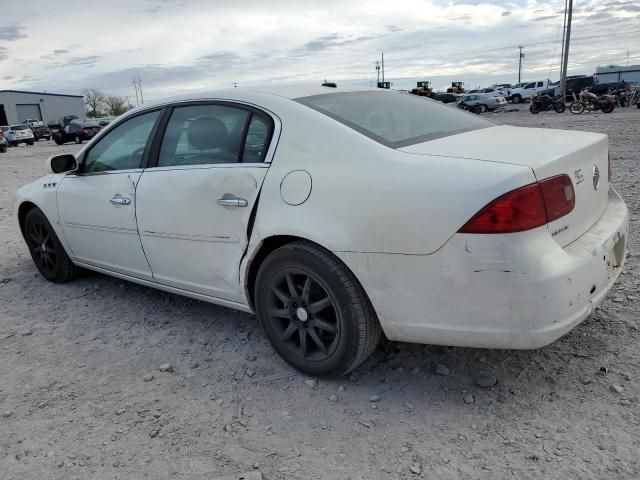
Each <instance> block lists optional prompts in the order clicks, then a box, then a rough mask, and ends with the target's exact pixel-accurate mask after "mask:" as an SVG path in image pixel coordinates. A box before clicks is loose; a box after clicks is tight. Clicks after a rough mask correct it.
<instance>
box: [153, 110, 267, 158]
mask: <svg viewBox="0 0 640 480" xmlns="http://www.w3.org/2000/svg"><path fill="white" fill-rule="evenodd" d="M272 131H273V122H272V121H271V119H270V118H268V117H267V116H266V115H263V114H261V113H256V112H253V111H251V110H247V109H244V108H238V107H235V106H230V105H217V104H209V105H187V106H179V107H176V108H174V110H173V112H172V114H171V118H170V119H169V122H168V124H167V128H166V129H165V133H164V137H163V139H162V144H161V146H160V155H159V157H158V167H171V166H188V165H213V164H225V163H239V162H242V163H260V162H263V161H264V158H265V155H266V152H267V149H268V147H269V142H270V140H271V134H272Z"/></svg>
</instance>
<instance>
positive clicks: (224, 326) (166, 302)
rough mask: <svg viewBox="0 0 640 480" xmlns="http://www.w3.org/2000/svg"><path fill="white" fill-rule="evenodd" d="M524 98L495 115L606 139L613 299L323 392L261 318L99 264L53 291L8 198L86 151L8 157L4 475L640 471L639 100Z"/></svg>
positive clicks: (380, 368)
mask: <svg viewBox="0 0 640 480" xmlns="http://www.w3.org/2000/svg"><path fill="white" fill-rule="evenodd" d="M520 108H521V111H520V112H511V113H500V114H498V113H496V114H488V116H489V117H491V118H495V119H496V120H498V121H500V122H503V123H508V124H514V125H526V126H540V127H549V128H568V129H579V130H590V131H597V132H605V133H608V134H609V135H610V141H611V152H612V155H613V159H614V164H615V167H614V169H615V181H616V185H617V188H618V190H619V191H620V192H621V194H622V195H623V197H624V198H625V200H626V201H627V203H628V205H629V208H630V210H631V221H632V223H631V229H632V230H631V232H632V233H631V240H630V244H629V245H630V253H629V258H628V261H627V264H626V269H625V272H624V273H623V274H622V276H621V277H620V281H619V282H618V284H617V286H616V287H615V291H614V292H612V294H610V295H609V297H608V298H607V299H606V300H605V301H604V303H603V304H602V305H601V307H600V308H599V309H598V310H597V311H596V312H595V314H594V315H592V316H591V317H590V318H589V319H587V320H586V321H585V322H584V323H583V324H582V325H580V326H579V327H578V328H577V329H575V330H574V331H573V332H571V333H570V334H569V335H567V336H566V337H564V338H562V339H561V340H560V341H558V342H556V343H554V344H553V345H550V346H548V347H546V348H544V349H541V350H536V351H495V350H480V349H462V348H441V347H431V346H421V345H409V344H393V347H394V348H393V349H392V350H390V351H386V352H383V351H378V352H376V354H375V355H374V356H373V358H371V359H370V360H369V361H368V362H367V363H366V364H365V365H364V366H362V367H361V368H359V369H358V370H357V371H356V372H355V375H353V376H351V377H350V378H343V379H339V380H333V381H319V382H317V384H316V383H315V382H313V381H309V379H307V378H305V377H303V376H301V375H299V374H298V373H297V372H295V371H293V370H291V369H290V368H289V367H288V366H287V365H285V364H284V363H283V362H282V361H281V360H280V359H279V358H278V357H277V356H276V355H275V354H274V353H273V351H272V350H271V348H270V346H269V345H268V343H267V341H266V339H265V338H264V336H263V334H262V332H261V331H260V329H259V328H258V326H257V324H256V321H255V318H254V317H253V316H251V315H246V314H243V313H237V312H234V311H232V310H228V309H225V308H221V307H217V306H214V305H209V304H206V303H202V302H198V301H194V300H189V299H185V298H181V297H178V296H174V295H170V294H166V293H162V292H159V291H155V290H152V289H149V288H144V287H139V286H136V285H133V284H129V283H126V282H122V281H120V280H117V279H113V278H109V277H105V276H101V275H97V274H95V275H89V276H87V277H84V278H82V279H80V280H77V281H75V282H72V283H70V284H66V285H54V284H51V283H47V282H46V281H45V280H44V279H43V278H42V277H41V276H40V275H39V274H38V273H37V271H36V269H35V268H34V266H33V264H32V263H31V259H30V257H29V254H28V252H27V249H26V247H25V245H24V244H23V242H22V239H21V237H20V235H19V232H18V229H17V227H16V223H15V221H14V218H13V195H14V192H15V190H16V189H17V188H18V187H19V186H20V185H22V184H24V183H27V182H29V181H32V180H34V179H36V178H37V177H39V176H40V175H42V174H43V173H44V159H45V158H46V157H47V156H48V155H50V154H52V153H53V152H61V151H67V152H73V151H75V150H76V147H75V146H74V145H68V146H65V147H58V146H56V145H54V144H52V143H51V142H40V143H38V144H37V145H36V146H34V147H24V146H21V147H19V148H12V149H10V150H9V152H8V153H6V154H0V168H1V171H2V180H1V181H0V478H2V479H20V480H25V479H65V480H68V479H89V478H91V479H139V478H145V479H146V478H148V479H165V478H170V479H174V478H175V479H182V478H187V479H214V478H217V477H219V476H222V475H224V474H228V473H234V472H246V471H251V470H253V469H254V468H256V469H257V470H259V471H260V472H262V474H263V475H264V478H266V479H285V478H286V479H293V478H295V479H377V478H384V479H387V478H389V479H396V478H398V479H406V478H433V479H439V480H440V479H459V478H486V479H502V478H513V479H534V478H564V479H591V478H593V479H612V478H615V479H624V478H628V479H637V478H640V456H639V455H638V453H639V452H640V349H639V347H638V341H639V340H640V332H639V331H638V313H639V311H640V309H639V306H640V293H639V292H638V286H639V284H640V278H639V277H638V276H637V275H636V271H637V269H638V268H639V267H640V263H639V258H640V257H639V255H640V246H639V243H638V236H637V233H636V232H637V227H636V225H637V224H638V223H637V221H638V218H639V209H640V206H639V203H640V196H639V195H638V182H639V181H640V167H639V166H638V162H639V160H640V158H639V154H638V151H639V150H640V149H639V147H640V145H639V139H640V111H639V110H636V109H622V110H616V111H615V112H614V113H613V114H611V115H603V114H600V115H598V114H583V115H581V116H574V115H570V114H569V113H565V114H562V115H558V114H555V113H548V114H545V113H543V114H540V115H537V116H534V115H531V114H529V113H528V112H527V111H526V107H520ZM497 147H499V146H497ZM164 363H170V364H171V365H172V366H173V367H174V370H173V371H172V372H161V371H159V367H160V366H161V365H162V364H164ZM439 365H442V366H445V367H446V368H443V367H442V366H441V367H438V366H439ZM436 369H437V371H438V372H439V373H441V374H437V373H436ZM601 369H606V371H607V373H606V375H605V374H602V373H604V370H603V371H602V372H601V371H600V370H601ZM480 374H488V375H489V376H495V377H496V379H497V384H496V385H494V386H491V387H488V388H482V387H480V386H479V385H478V382H477V380H478V375H480ZM489 383H492V382H489ZM614 386H619V387H621V388H622V390H621V391H620V393H616V392H614V391H613V389H614ZM469 395H471V396H472V397H473V403H471V404H467V403H465V401H464V399H465V397H466V399H467V401H471V397H469Z"/></svg>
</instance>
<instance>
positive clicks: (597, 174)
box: [593, 165, 600, 190]
mask: <svg viewBox="0 0 640 480" xmlns="http://www.w3.org/2000/svg"><path fill="white" fill-rule="evenodd" d="M599 186H600V170H598V167H596V166H595V165H594V166H593V189H594V190H598V187H599Z"/></svg>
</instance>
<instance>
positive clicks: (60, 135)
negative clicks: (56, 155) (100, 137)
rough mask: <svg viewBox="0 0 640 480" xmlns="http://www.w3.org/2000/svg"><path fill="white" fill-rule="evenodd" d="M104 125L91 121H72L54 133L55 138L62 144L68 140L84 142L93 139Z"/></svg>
mask: <svg viewBox="0 0 640 480" xmlns="http://www.w3.org/2000/svg"><path fill="white" fill-rule="evenodd" d="M101 128H102V127H100V126H98V125H95V124H91V123H88V124H87V123H76V122H72V123H70V124H69V125H66V126H65V127H63V128H62V129H60V130H58V131H57V132H55V133H54V134H53V140H54V141H55V142H56V143H57V144H58V145H62V144H63V143H67V142H75V143H78V144H79V143H82V142H85V141H87V140H91V139H92V138H93V137H94V136H95V135H96V133H98V132H99V131H100V130H101Z"/></svg>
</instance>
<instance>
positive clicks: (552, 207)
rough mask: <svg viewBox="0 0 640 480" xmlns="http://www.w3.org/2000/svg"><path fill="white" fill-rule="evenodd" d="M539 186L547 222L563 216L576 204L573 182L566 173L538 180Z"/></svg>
mask: <svg viewBox="0 0 640 480" xmlns="http://www.w3.org/2000/svg"><path fill="white" fill-rule="evenodd" d="M540 187H542V196H543V197H544V205H545V207H546V209H547V223H549V222H553V221H554V220H557V219H559V218H560V217H564V216H565V215H566V214H567V213H569V212H571V210H573V207H575V206H576V196H575V192H574V191H573V183H571V179H570V178H569V177H568V176H567V175H558V176H557V177H551V178H547V179H546V180H543V181H541V182H540Z"/></svg>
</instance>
